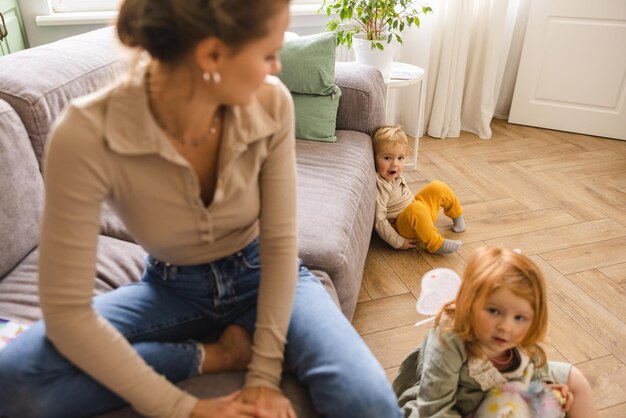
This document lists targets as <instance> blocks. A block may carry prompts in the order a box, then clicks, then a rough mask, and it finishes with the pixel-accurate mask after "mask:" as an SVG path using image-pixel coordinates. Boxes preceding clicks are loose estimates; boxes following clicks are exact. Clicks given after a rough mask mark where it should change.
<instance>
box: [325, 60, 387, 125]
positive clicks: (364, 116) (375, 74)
mask: <svg viewBox="0 0 626 418" xmlns="http://www.w3.org/2000/svg"><path fill="white" fill-rule="evenodd" d="M335 83H336V84H337V85H338V86H339V88H340V89H341V98H340V99H339V109H338V110H337V129H338V130H340V129H345V130H353V131H359V132H363V133H365V134H367V135H371V134H372V133H373V132H374V130H376V128H378V127H380V126H382V125H384V124H385V83H384V81H383V77H382V75H381V74H380V72H379V71H378V70H376V69H375V68H374V67H370V66H368V65H362V64H357V63H356V62H337V63H336V64H335Z"/></svg>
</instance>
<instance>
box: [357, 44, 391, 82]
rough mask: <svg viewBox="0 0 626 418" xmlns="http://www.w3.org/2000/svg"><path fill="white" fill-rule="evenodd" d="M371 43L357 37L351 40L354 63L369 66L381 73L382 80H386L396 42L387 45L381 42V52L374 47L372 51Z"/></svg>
mask: <svg viewBox="0 0 626 418" xmlns="http://www.w3.org/2000/svg"><path fill="white" fill-rule="evenodd" d="M372 42H373V41H368V40H366V39H363V38H360V37H357V36H355V37H354V38H352V48H353V49H354V56H355V58H356V62H358V63H359V64H365V65H371V66H372V67H374V68H376V69H377V70H378V71H380V72H381V74H382V75H383V78H385V79H388V78H389V73H390V71H391V62H392V61H393V55H394V53H395V51H396V48H397V45H398V44H397V43H396V42H391V43H390V44H387V43H385V42H386V41H383V46H384V49H383V50H382V51H381V50H380V49H378V48H376V47H374V49H372Z"/></svg>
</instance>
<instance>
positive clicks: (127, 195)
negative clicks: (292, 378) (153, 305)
mask: <svg viewBox="0 0 626 418" xmlns="http://www.w3.org/2000/svg"><path fill="white" fill-rule="evenodd" d="M208 117H210V116H208ZM221 141H222V143H221V146H220V154H219V157H218V179H217V184H216V189H215V193H214V197H213V200H212V202H211V203H210V204H209V206H208V207H206V206H205V205H204V203H203V201H202V199H201V197H200V185H199V182H198V179H197V176H196V175H195V172H194V170H193V168H192V167H191V166H190V165H189V164H188V163H187V161H186V160H185V159H184V158H183V157H182V156H181V155H180V154H179V153H178V152H177V151H176V149H175V148H174V146H173V145H172V144H171V142H170V141H169V140H168V139H167V137H166V136H165V134H164V133H163V131H161V129H159V127H158V125H157V124H156V123H155V121H154V119H153V117H152V115H151V113H150V110H149V108H148V100H147V97H146V93H145V90H144V69H139V70H138V71H136V72H135V73H134V74H133V75H131V76H130V77H129V78H128V79H127V80H123V81H120V82H119V83H117V84H115V85H114V86H112V87H110V88H107V89H104V90H100V91H98V92H96V93H94V94H91V95H89V96H86V97H83V98H80V99H77V100H75V101H73V102H72V104H71V105H70V106H69V107H68V109H67V110H66V111H65V112H64V113H63V115H62V116H61V117H60V118H59V119H58V121H57V123H56V124H55V127H54V129H53V133H52V135H51V138H50V141H49V149H48V152H47V157H46V162H45V170H44V178H45V185H46V203H45V210H44V216H43V225H42V233H41V245H40V258H39V292H40V297H41V306H42V309H43V313H44V320H45V323H46V332H47V335H48V337H49V338H50V340H51V341H52V342H53V344H54V345H55V347H56V348H57V349H58V350H59V351H60V352H61V353H62V354H63V355H64V356H66V357H67V358H68V359H69V360H70V361H72V362H73V363H74V364H76V365H77V366H78V367H80V368H81V369H82V370H84V371H85V372H86V373H87V374H89V375H91V376H92V377H94V378H95V379H96V380H97V381H99V382H100V383H102V384H103V385H105V386H106V387H108V388H109V389H111V390H112V391H114V392H115V393H117V394H119V395H120V396H121V397H122V398H124V399H125V400H127V401H128V402H129V403H130V404H131V405H132V406H133V407H134V408H135V409H136V410H137V411H138V412H140V413H142V414H144V415H148V416H155V417H188V416H189V414H190V412H191V410H192V409H193V407H194V406H195V403H196V401H197V400H196V398H194V397H193V396H191V395H189V394H187V393H185V392H184V391H182V390H181V389H179V388H178V387H176V386H175V385H173V384H171V383H170V382H168V381H167V380H166V379H165V378H164V377H163V376H160V375H158V374H157V373H156V372H155V371H154V370H153V369H152V368H151V367H149V366H148V365H147V364H146V363H145V362H144V361H143V360H142V359H141V358H140V357H139V355H138V354H137V353H136V352H135V350H133V348H132V347H131V345H130V344H129V343H128V342H127V340H126V339H125V338H124V337H123V336H122V335H121V334H120V333H118V332H117V331H116V330H115V329H114V328H113V327H112V326H111V325H110V324H109V323H108V322H107V321H106V320H105V319H104V318H102V317H100V316H99V315H98V314H97V313H96V312H95V311H94V310H93V309H92V306H91V302H92V300H91V299H92V292H93V285H94V283H93V277H94V276H95V269H96V250H97V248H96V247H97V241H98V233H99V219H100V208H101V205H102V203H103V202H104V201H108V202H109V203H110V204H111V206H112V207H113V208H114V210H115V211H116V212H117V214H118V215H119V217H120V218H121V219H122V221H123V222H124V224H125V225H126V227H127V229H128V231H129V232H130V233H131V235H132V236H133V237H134V239H135V240H136V242H137V243H138V244H140V245H141V246H142V247H143V248H145V249H146V251H147V252H148V253H150V254H151V255H152V256H154V257H155V258H157V259H159V260H162V261H165V262H169V263H172V264H179V265H192V264H200V263H205V262H210V261H214V260H217V259H219V258H222V257H224V256H226V255H229V254H233V253H236V252H237V251H239V250H240V249H242V248H244V247H245V246H246V245H247V244H249V243H250V242H251V241H252V240H253V239H254V238H255V237H257V236H260V239H261V285H260V289H259V299H258V311H257V323H256V332H255V335H254V342H253V357H252V362H251V364H250V366H249V372H248V375H247V378H246V385H247V386H259V385H260V386H268V387H272V388H275V389H278V387H279V386H278V385H279V382H280V375H281V371H282V360H283V350H284V345H285V342H286V334H287V328H288V325H289V318H290V315H291V307H292V301H293V295H294V291H295V284H296V280H297V229H296V193H295V191H296V178H295V173H296V169H295V152H294V145H295V137H294V113H293V105H292V101H291V96H290V94H289V92H288V91H287V89H286V88H285V87H284V86H283V85H282V84H281V83H280V81H279V80H278V79H277V78H275V77H268V78H267V79H266V81H265V83H264V84H263V85H262V86H261V88H260V89H259V90H258V92H257V93H256V95H255V97H254V99H253V100H252V102H251V103H250V104H249V105H247V106H243V107H241V106H233V107H227V109H226V111H225V115H224V122H223V132H222V138H221Z"/></svg>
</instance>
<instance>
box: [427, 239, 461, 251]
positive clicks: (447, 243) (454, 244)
mask: <svg viewBox="0 0 626 418" xmlns="http://www.w3.org/2000/svg"><path fill="white" fill-rule="evenodd" d="M461 245H463V243H462V242H461V241H458V240H455V239H444V240H443V245H442V246H441V247H439V249H438V250H437V251H435V253H434V254H449V253H453V252H455V251H458V250H459V248H461Z"/></svg>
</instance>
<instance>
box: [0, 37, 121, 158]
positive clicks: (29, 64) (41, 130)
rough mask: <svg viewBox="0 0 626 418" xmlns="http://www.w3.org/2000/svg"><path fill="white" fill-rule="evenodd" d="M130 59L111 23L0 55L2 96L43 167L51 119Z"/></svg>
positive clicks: (109, 79)
mask: <svg viewBox="0 0 626 418" xmlns="http://www.w3.org/2000/svg"><path fill="white" fill-rule="evenodd" d="M129 62H130V56H129V53H128V52H127V50H126V49H124V48H123V47H122V46H121V44H120V43H119V41H118V40H117V36H116V34H115V31H114V28H113V27H107V28H104V29H99V30H95V31H92V32H89V33H85V34H82V35H77V36H73V37H70V38H66V39H62V40H60V41H57V42H53V43H50V44H47V45H41V46H38V47H36V48H31V49H26V50H23V51H19V52H17V53H15V54H11V55H7V56H5V57H2V58H0V68H2V76H1V77H0V99H3V100H5V101H7V102H8V103H9V104H10V105H11V106H12V107H13V108H14V109H15V111H16V112H17V113H18V115H19V116H20V118H21V119H22V122H23V124H24V126H25V128H26V131H27V132H28V135H29V137H30V140H31V143H32V147H33V150H34V151H35V155H36V156H37V160H38V162H39V165H40V167H41V162H42V160H43V157H44V152H45V142H46V138H47V136H48V132H49V130H50V127H51V125H52V122H53V121H54V120H55V119H56V117H57V116H58V115H59V113H60V112H61V111H62V110H63V109H64V108H65V106H66V105H67V104H68V103H69V101H70V100H71V99H73V98H75V97H78V96H82V95H85V94H88V93H91V92H93V91H94V90H96V89H98V88H99V87H102V86H104V85H106V84H107V83H109V82H111V81H112V80H114V79H115V78H116V77H118V76H119V75H121V74H122V73H123V71H125V70H126V69H127V68H128V63H129Z"/></svg>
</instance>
